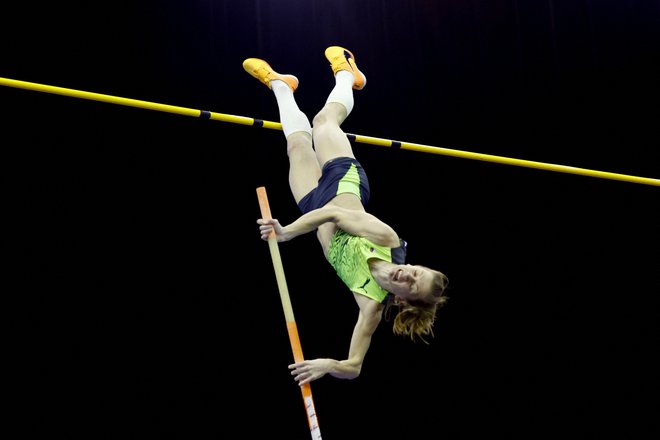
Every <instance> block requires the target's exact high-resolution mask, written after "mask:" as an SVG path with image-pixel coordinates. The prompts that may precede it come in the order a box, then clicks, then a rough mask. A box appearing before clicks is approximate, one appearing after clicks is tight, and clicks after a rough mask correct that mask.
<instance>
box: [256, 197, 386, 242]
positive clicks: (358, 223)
mask: <svg viewBox="0 0 660 440" xmlns="http://www.w3.org/2000/svg"><path fill="white" fill-rule="evenodd" d="M328 222H332V223H335V224H336V225H337V227H339V228H340V229H343V230H344V231H346V232H348V233H349V234H351V235H355V236H358V237H365V238H367V239H369V240H371V241H373V242H374V243H375V244H378V245H381V246H390V247H397V246H399V237H398V235H397V234H396V232H394V230H393V229H392V228H391V227H390V226H389V225H387V224H386V223H383V222H382V221H380V220H379V219H378V218H376V217H375V216H373V215H371V214H369V213H367V212H364V211H356V210H353V209H346V208H342V207H339V206H334V205H326V206H323V207H321V208H318V209H315V210H313V211H310V212H308V213H306V214H303V215H301V216H300V217H298V219H296V220H295V221H294V222H293V223H290V224H288V225H287V226H282V225H281V224H280V223H279V221H278V220H277V219H270V220H264V219H259V220H257V223H258V224H259V225H260V226H259V230H260V232H261V238H262V239H264V240H268V236H269V235H270V233H271V231H273V230H274V231H275V234H276V236H277V241H279V242H282V241H288V240H291V239H293V238H295V237H297V236H299V235H302V234H306V233H308V232H311V231H314V230H316V229H317V228H318V227H319V226H321V225H322V224H324V223H328Z"/></svg>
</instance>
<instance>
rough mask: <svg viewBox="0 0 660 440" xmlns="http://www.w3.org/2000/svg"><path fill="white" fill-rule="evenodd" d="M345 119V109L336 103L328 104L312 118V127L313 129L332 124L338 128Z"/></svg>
mask: <svg viewBox="0 0 660 440" xmlns="http://www.w3.org/2000/svg"><path fill="white" fill-rule="evenodd" d="M345 118H346V107H344V106H343V105H341V104H339V103H336V102H329V103H327V104H326V105H325V106H323V108H322V109H321V111H320V112H318V113H317V114H316V116H314V119H313V120H312V125H313V127H314V128H317V127H321V126H324V125H328V124H332V125H336V126H339V125H340V123H341V121H343V120H344V119H345Z"/></svg>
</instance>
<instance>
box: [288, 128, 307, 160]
mask: <svg viewBox="0 0 660 440" xmlns="http://www.w3.org/2000/svg"><path fill="white" fill-rule="evenodd" d="M311 149H312V136H311V135H310V134H309V133H307V132H306V131H297V132H295V133H291V134H290V135H289V136H288V137H287V138H286V152H287V154H288V155H291V154H295V153H296V152H298V151H307V150H311Z"/></svg>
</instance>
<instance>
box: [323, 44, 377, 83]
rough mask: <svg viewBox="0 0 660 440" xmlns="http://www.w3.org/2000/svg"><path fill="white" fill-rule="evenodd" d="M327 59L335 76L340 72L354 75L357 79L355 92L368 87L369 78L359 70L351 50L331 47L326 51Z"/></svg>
mask: <svg viewBox="0 0 660 440" xmlns="http://www.w3.org/2000/svg"><path fill="white" fill-rule="evenodd" d="M325 57H326V58H327V59H328V61H330V66H332V73H333V74H336V73H337V72H339V71H340V70H348V71H349V72H352V73H353V76H354V77H355V82H354V83H353V88H354V89H355V90H362V89H363V88H364V86H366V85H367V77H366V76H365V75H364V73H362V72H360V69H358V68H357V64H355V57H354V56H353V53H352V52H351V51H350V50H348V49H344V48H343V47H339V46H330V47H328V48H327V49H326V50H325Z"/></svg>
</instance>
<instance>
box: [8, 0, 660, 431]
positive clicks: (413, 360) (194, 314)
mask: <svg viewBox="0 0 660 440" xmlns="http://www.w3.org/2000/svg"><path fill="white" fill-rule="evenodd" d="M12 3H16V2H12ZM659 19H660V5H659V3H658V2H657V1H632V0H620V1H607V2H597V1H592V0H561V1H559V0H548V1H540V0H539V1H521V0H508V1H504V0H498V1H482V0H474V1H465V0H438V1H422V0H415V1H413V0H408V1H403V0H394V1H384V0H380V1H375V0H370V1H348V0H341V1H319V0H316V1H293V0H281V1H277V2H275V1H241V2H228V1H219V0H218V1H211V0H206V1H201V0H190V1H186V2H181V1H179V2H175V1H158V2H156V1H151V2H140V1H138V2H133V1H115V2H112V3H108V2H105V3H97V2H65V3H64V4H62V3H61V2H55V3H53V2H49V3H48V4H46V5H43V4H34V3H25V4H24V5H23V6H17V5H15V4H14V5H12V6H3V10H2V13H1V14H0V37H1V38H2V53H1V54H0V77H3V78H9V79H15V80H21V81H29V82H35V83H39V84H45V85H51V86H58V87H66V88H71V89H74V90H82V91H87V92H96V93H102V94H107V95H113V96H119V97H124V98H132V99H139V100H144V101H149V102H156V103H163V104H170V105H175V106H181V107H187V108H192V109H204V110H210V111H213V112H218V113H224V114H232V115H238V116H247V117H251V118H259V119H265V120H270V121H279V116H278V113H277V106H276V103H275V99H274V96H273V95H272V93H271V92H270V91H268V90H267V89H266V88H265V87H264V86H263V85H261V84H259V82H258V81H256V80H255V79H253V78H252V77H250V76H249V75H248V74H247V73H246V72H244V70H243V69H242V67H241V63H242V61H243V60H244V59H245V58H248V57H260V58H264V59H266V60H268V61H269V62H270V63H271V65H273V66H274V68H275V69H276V70H278V71H280V72H282V73H293V74H295V75H296V76H298V78H299V79H300V87H299V89H298V91H297V92H296V98H297V100H298V103H299V105H300V107H301V109H302V110H303V111H304V112H305V113H306V114H308V115H309V116H310V118H311V117H313V115H314V114H315V112H316V111H318V110H319V109H320V108H321V106H322V105H323V103H324V102H325V99H326V97H327V94H328V93H329V91H330V90H331V88H332V86H333V85H334V79H333V77H332V74H331V71H330V69H329V66H328V63H327V61H326V59H325V57H324V56H323V51H324V50H325V48H326V47H327V46H330V45H341V46H345V47H347V48H349V49H351V50H352V51H353V53H354V54H355V56H356V59H357V61H358V64H359V66H360V68H361V69H362V70H363V71H364V72H365V73H366V75H367V78H368V86H367V87H366V88H365V89H364V90H362V91H359V92H356V93H355V109H354V111H353V113H352V114H351V116H350V117H349V119H347V121H346V122H345V124H344V128H345V130H346V131H347V132H349V133H354V134H361V135H366V136H374V137H380V138H385V139H394V140H400V141H405V142H412V143H420V144H426V145H432V146H437V147H446V148H451V149H457V150H461V151H469V152H476V153H486V154H492V155H496V156H504V157H512V158H518V159H526V160H535V161H540V162H544V163H550V164H561V165H570V166H574V167H581V168H586V169H591V170H598V171H610V172H615V173H621V174H627V175H632V176H640V177H652V178H660V164H659V162H658V148H659V147H660V145H659V144H658V93H657V91H658V90H657V85H658V84H657V82H658V73H659V71H658V68H657V62H658V47H659V46H658V32H659V30H660V26H659ZM0 103H1V105H0V111H1V112H2V120H1V124H2V129H3V137H2V139H3V141H2V149H1V151H2V158H1V163H2V175H3V218H4V219H5V221H6V223H5V225H6V226H5V228H4V234H3V242H4V245H6V247H5V249H6V254H5V255H6V257H7V264H6V265H5V267H6V273H7V276H6V278H5V277H3V278H5V280H6V282H3V286H4V287H3V291H4V293H5V295H4V297H5V298H6V300H5V304H6V307H5V312H6V314H7V322H8V323H9V327H8V331H7V335H8V343H7V344H6V347H5V350H4V363H5V365H6V366H9V367H10V370H11V373H9V375H8V376H7V378H8V382H10V383H11V384H12V385H13V388H16V392H12V393H6V394H5V397H6V400H7V401H8V402H9V403H10V406H11V408H12V410H11V411H10V412H9V413H7V414H6V415H7V416H8V418H9V419H10V420H12V421H14V422H16V426H17V427H19V428H20V438H36V436H43V435H44V434H46V435H55V434H58V435H61V436H65V437H68V438H71V437H84V438H88V439H89V438H111V439H128V438H135V439H151V438H154V439H155V438H177V439H220V438H222V439H224V438H287V439H304V438H310V431H309V427H308V426H307V419H306V413H305V410H304V405H303V400H302V397H301V393H300V390H299V388H298V387H297V386H296V384H295V382H294V381H293V379H292V378H291V377H290V376H289V372H288V369H287V365H288V364H289V363H290V362H291V361H292V353H291V346H290V343H289V339H288V335H287V330H286V326H285V319H284V315H283V312H282V306H281V301H280V297H279V293H278V289H277V284H276V280H275V276H274V272H273V265H272V260H271V256H270V253H269V250H268V246H267V244H266V243H265V242H263V241H261V240H260V239H259V237H258V229H257V226H256V223H255V221H256V219H257V218H258V217H259V207H258V203H257V198H256V192H255V189H256V188H257V187H259V186H265V187H266V188H267V191H268V196H269V199H270V204H271V209H272V212H273V215H274V216H275V217H278V218H280V219H281V220H282V221H283V222H290V221H292V220H293V219H295V218H296V216H297V215H298V211H297V208H296V206H295V204H294V202H293V199H292V197H291V196H290V194H289V190H288V184H287V172H288V170H287V158H286V154H285V142H284V137H283V135H282V133H281V132H280V131H277V130H269V129H260V128H256V127H248V126H243V125H238V124H231V123H225V122H220V121H209V120H200V119H196V118H192V117H186V116H181V115H176V114H168V113H163V112H158V111H150V110H145V109H137V108H132V107H127V106H122V105H114V104H110V103H104V102H95V101H90V100H85V99H77V98H72V97H68V96H58V95H53V94H48V93H42V92H36V91H30V90H20V89H16V88H12V87H0ZM354 149H355V152H356V154H357V156H358V158H359V159H360V160H361V161H362V163H363V165H364V166H365V168H366V170H367V172H368V173H369V177H370V180H371V186H372V194H373V197H372V200H371V204H370V206H369V210H370V211H371V212H372V213H374V214H375V215H377V216H379V217H381V218H382V219H383V220H384V221H386V222H388V223H390V224H391V225H393V226H394V228H395V229H396V230H397V231H398V232H399V234H400V235H401V236H403V237H404V238H406V239H407V240H408V242H409V255H408V257H409V262H411V263H413V264H424V265H428V266H431V267H436V268H438V269H441V270H443V271H444V272H445V273H446V274H447V275H448V276H449V278H450V280H451V289H450V291H449V292H448V293H449V296H450V297H451V299H450V302H449V304H448V305H447V307H446V308H444V309H442V310H441V311H440V312H439V314H438V321H437V323H436V327H435V334H436V337H435V338H434V339H433V340H432V342H431V344H430V345H428V346H426V345H423V344H413V343H411V342H409V341H408V340H405V339H401V338H398V337H395V336H394V335H392V333H391V330H390V327H389V325H382V326H381V327H380V328H379V329H378V331H377V333H376V335H375V337H374V340H373V343H372V347H371V349H370V351H369V354H368V356H367V359H366V362H365V364H364V368H363V372H362V375H361V376H360V377H359V378H358V379H356V380H354V381H343V380H338V379H334V378H331V377H329V376H328V377H326V378H323V379H321V380H320V381H317V382H314V383H313V384H312V391H313V397H314V402H315V406H316V410H317V413H318V420H319V424H320V428H321V429H320V430H321V432H322V434H323V437H324V438H325V439H327V440H330V439H343V440H346V439H357V438H359V439H412V438H442V439H458V438H479V437H482V436H483V435H492V436H498V437H502V438H526V439H530V438H546V437H547V438H550V437H552V438H603V437H604V436H605V435H608V436H609V435H617V434H620V435H621V436H623V437H624V438H635V439H641V438H653V437H655V435H657V410H656V409H657V406H656V405H657V395H658V394H657V391H658V389H657V372H658V362H657V359H656V356H657V342H658V341H657V317H658V315H657V313H658V307H657V306H658V302H657V297H658V293H660V280H659V275H658V274H659V272H660V271H659V267H660V266H659V263H660V256H659V253H658V246H659V244H660V240H659V238H660V237H659V234H658V230H659V228H658V215H657V210H658V205H659V203H658V202H659V200H660V198H659V196H660V193H659V190H660V189H659V188H658V187H657V186H651V185H644V184H638V183H630V182H622V181H615V180H608V179H602V178H596V177H587V176H580V175H573V174H565V173H558V172H552V171H545V170H537V169H530V168H523V167H516V166H509V165H502V164H495V163H489V162H481V161H477V160H470V159H460V158H454V157H449V156H444V155H436V154H431V153H421V152H414V151H405V150H393V149H389V148H383V147H378V146H372V145H368V144H360V143H356V144H354ZM279 249H280V252H281V256H282V260H283V266H284V272H285V274H286V280H287V284H288V288H289V292H290V296H291V300H292V304H293V310H294V313H295V317H296V322H297V326H298V330H299V332H300V339H301V343H302V347H303V351H304V354H305V356H306V357H308V358H313V357H335V358H343V357H344V356H345V355H346V353H347V350H348V343H349V339H350V334H351V331H352V327H353V325H354V322H355V319H356V317H357V307H356V306H355V304H354V301H353V299H352V298H351V295H350V294H349V293H348V292H347V291H346V289H345V288H344V287H343V285H342V284H341V283H340V281H339V280H338V279H337V278H336V276H335V275H334V274H333V273H332V269H331V268H330V266H329V265H328V264H327V263H326V262H325V261H324V260H323V256H322V254H321V251H320V248H319V246H318V245H317V244H316V241H315V238H314V237H313V235H307V236H304V237H300V238H298V239H296V240H294V241H292V242H289V243H285V244H281V245H280V246H279ZM15 438H19V437H15Z"/></svg>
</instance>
